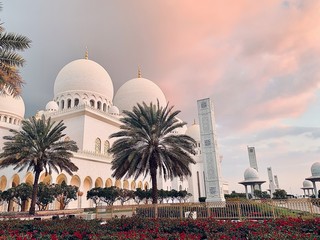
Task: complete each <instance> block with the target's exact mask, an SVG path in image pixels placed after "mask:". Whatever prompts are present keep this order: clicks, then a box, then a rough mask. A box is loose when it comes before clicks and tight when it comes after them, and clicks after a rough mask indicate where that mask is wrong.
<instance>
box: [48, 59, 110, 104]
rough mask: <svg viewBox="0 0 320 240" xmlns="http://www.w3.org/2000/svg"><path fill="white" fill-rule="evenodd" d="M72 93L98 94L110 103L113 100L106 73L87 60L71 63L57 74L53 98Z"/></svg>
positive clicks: (108, 77) (97, 65)
mask: <svg viewBox="0 0 320 240" xmlns="http://www.w3.org/2000/svg"><path fill="white" fill-rule="evenodd" d="M74 91H76V92H85V93H92V94H98V95H100V96H103V97H105V98H106V99H108V100H110V101H111V100H112V99H113V84H112V80H111V78H110V76H109V74H108V72H107V71H106V70H105V69H104V68H103V67H102V66H100V65H99V64H98V63H96V62H94V61H91V60H89V59H78V60H75V61H72V62H70V63H68V64H67V65H66V66H64V67H63V68H62V69H61V71H60V72H59V73H58V76H57V78H56V81H55V83H54V97H55V98H56V97H58V96H59V95H61V94H63V93H67V92H74Z"/></svg>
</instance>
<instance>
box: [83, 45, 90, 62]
mask: <svg viewBox="0 0 320 240" xmlns="http://www.w3.org/2000/svg"><path fill="white" fill-rule="evenodd" d="M84 59H87V60H88V59H89V53H88V47H86V53H85V54H84Z"/></svg>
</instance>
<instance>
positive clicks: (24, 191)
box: [12, 183, 32, 211]
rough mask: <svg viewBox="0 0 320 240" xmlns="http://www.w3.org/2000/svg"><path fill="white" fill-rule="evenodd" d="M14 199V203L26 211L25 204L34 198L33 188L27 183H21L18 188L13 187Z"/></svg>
mask: <svg viewBox="0 0 320 240" xmlns="http://www.w3.org/2000/svg"><path fill="white" fill-rule="evenodd" d="M12 189H13V194H14V198H13V201H14V202H16V203H17V204H19V205H20V206H21V209H22V211H24V207H23V204H24V203H25V201H27V200H28V199H30V198H31V196H32V187H31V186H30V185H29V184H27V183H21V184H19V185H18V186H16V187H13V188H12Z"/></svg>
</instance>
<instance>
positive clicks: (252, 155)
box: [248, 146, 258, 172]
mask: <svg viewBox="0 0 320 240" xmlns="http://www.w3.org/2000/svg"><path fill="white" fill-rule="evenodd" d="M248 155H249V162H250V167H252V168H254V169H255V170H257V172H258V163H257V158H256V150H255V149H254V147H249V146H248Z"/></svg>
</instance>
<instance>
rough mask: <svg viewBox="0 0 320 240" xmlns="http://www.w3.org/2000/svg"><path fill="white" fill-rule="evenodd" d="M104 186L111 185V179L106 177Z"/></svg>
mask: <svg viewBox="0 0 320 240" xmlns="http://www.w3.org/2000/svg"><path fill="white" fill-rule="evenodd" d="M105 186H106V187H112V180H111V179H110V178H108V179H107V181H106V184H105Z"/></svg>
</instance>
